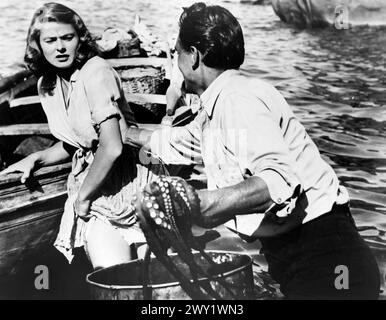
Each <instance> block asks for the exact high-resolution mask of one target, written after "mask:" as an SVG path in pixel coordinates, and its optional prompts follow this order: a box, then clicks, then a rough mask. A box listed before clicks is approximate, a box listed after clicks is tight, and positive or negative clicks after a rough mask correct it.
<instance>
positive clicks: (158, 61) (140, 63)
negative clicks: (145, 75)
mask: <svg viewBox="0 0 386 320" xmlns="http://www.w3.org/2000/svg"><path fill="white" fill-rule="evenodd" d="M107 61H108V62H109V63H110V64H111V66H112V67H113V68H120V67H146V66H151V67H156V68H159V67H162V66H165V65H166V64H167V59H166V58H156V57H150V58H120V59H107Z"/></svg>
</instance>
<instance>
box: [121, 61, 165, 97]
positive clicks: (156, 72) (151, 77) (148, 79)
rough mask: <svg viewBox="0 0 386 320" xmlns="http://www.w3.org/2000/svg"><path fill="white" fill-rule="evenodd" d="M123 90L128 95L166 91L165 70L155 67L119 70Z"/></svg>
mask: <svg viewBox="0 0 386 320" xmlns="http://www.w3.org/2000/svg"><path fill="white" fill-rule="evenodd" d="M117 71H118V73H119V75H120V77H121V80H122V86H123V90H124V91H125V92H127V93H158V94H162V93H165V92H162V91H164V78H165V70H163V69H161V68H154V67H146V68H144V67H141V68H131V69H123V70H122V69H121V70H117Z"/></svg>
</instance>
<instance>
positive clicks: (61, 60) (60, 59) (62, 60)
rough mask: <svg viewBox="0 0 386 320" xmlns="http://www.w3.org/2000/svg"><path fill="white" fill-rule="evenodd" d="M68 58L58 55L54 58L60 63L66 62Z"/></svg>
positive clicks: (65, 55)
mask: <svg viewBox="0 0 386 320" xmlns="http://www.w3.org/2000/svg"><path fill="white" fill-rule="evenodd" d="M69 57H70V56H69V55H68V54H60V55H57V56H56V59H57V60H59V61H60V62H65V61H67V60H68V58H69Z"/></svg>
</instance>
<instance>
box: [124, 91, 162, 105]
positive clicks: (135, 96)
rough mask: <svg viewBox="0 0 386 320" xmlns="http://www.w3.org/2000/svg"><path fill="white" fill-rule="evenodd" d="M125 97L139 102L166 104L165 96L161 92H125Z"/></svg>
mask: <svg viewBox="0 0 386 320" xmlns="http://www.w3.org/2000/svg"><path fill="white" fill-rule="evenodd" d="M125 98H126V100H127V101H128V102H136V103H139V104H145V103H153V104H162V105H164V104H166V96H165V95H163V94H145V93H125Z"/></svg>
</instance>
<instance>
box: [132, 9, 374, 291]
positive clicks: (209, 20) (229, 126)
mask: <svg viewBox="0 0 386 320" xmlns="http://www.w3.org/2000/svg"><path fill="white" fill-rule="evenodd" d="M176 50H177V52H178V66H179V68H180V70H181V72H182V74H183V76H184V83H185V90H186V92H188V93H195V94H198V95H199V96H200V100H201V108H200V111H199V113H198V115H197V117H196V118H195V120H194V121H192V122H191V123H190V124H189V125H187V126H185V127H174V128H170V127H169V128H164V129H159V130H156V131H155V132H154V133H151V132H149V131H144V130H139V129H136V128H130V129H129V130H128V131H127V132H126V136H125V140H126V142H127V143H137V144H139V145H144V146H145V148H147V149H148V150H150V151H151V152H152V153H153V154H156V155H157V156H159V157H160V158H161V159H162V160H163V161H164V162H166V163H170V164H177V163H179V164H192V163H203V164H204V166H205V173H206V175H207V179H208V190H198V191H197V193H198V196H199V199H200V206H201V215H202V216H201V217H200V218H199V219H198V221H197V223H198V224H200V225H201V226H205V227H208V228H209V227H214V226H217V225H220V224H223V223H227V226H228V227H229V228H231V229H232V230H234V231H235V232H237V233H238V234H240V236H241V237H243V238H244V239H248V240H253V239H257V238H258V239H260V241H261V243H262V249H263V252H264V254H265V257H266V259H267V261H268V266H269V272H270V274H271V275H272V277H273V278H274V279H275V280H276V281H278V282H279V283H280V285H281V290H282V292H283V293H284V295H285V296H286V297H287V298H307V299H310V298H311V299H313V298H314V299H316V298H332V299H335V298H336V299H339V298H343V299H345V298H368V299H376V298H377V297H378V293H379V271H378V267H377V264H376V261H375V259H374V257H373V255H372V253H371V252H370V250H369V248H368V246H367V245H366V244H365V242H364V241H363V240H362V239H361V237H360V236H359V234H358V232H357V230H356V227H355V225H354V222H353V219H352V217H351V215H350V209H349V207H348V195H347V192H345V189H344V188H342V187H340V186H339V181H338V179H337V177H336V175H335V173H334V171H333V169H332V168H331V167H330V166H329V165H328V164H327V163H326V162H325V161H324V160H323V159H322V158H321V156H320V154H319V151H318V149H317V147H316V145H315V144H314V143H313V141H312V140H311V138H310V137H309V136H308V134H307V133H306V131H305V129H304V127H303V126H302V125H301V124H300V122H299V121H298V120H297V119H296V117H295V116H294V114H293V112H292V111H291V109H290V107H289V106H288V104H287V103H286V101H285V99H284V98H283V97H282V96H281V94H280V93H279V92H278V91H277V90H276V89H275V88H274V87H272V86H271V85H269V84H267V83H265V82H263V81H261V80H258V79H253V80H251V79H247V78H245V77H243V76H242V75H241V74H240V72H239V71H238V69H239V67H240V65H241V64H242V63H243V61H244V38H243V33H242V29H241V27H240V25H239V23H238V21H237V20H236V18H235V17H234V16H233V15H232V14H231V13H230V12H229V11H227V10H226V9H224V8H222V7H219V6H206V5H205V4H203V3H196V4H194V5H192V6H191V7H189V8H187V9H184V12H183V13H182V15H181V17H180V31H179V38H178V41H177V44H176ZM342 266H343V268H345V267H346V268H347V270H348V273H349V274H348V275H347V276H348V277H349V278H348V285H347V286H346V285H345V284H344V286H343V287H342V286H341V285H340V284H339V283H337V280H336V279H337V277H338V276H339V274H336V273H335V272H336V270H340V269H339V268H341V267H342ZM337 268H338V269H337ZM345 270H346V269H345ZM338 282H339V281H338Z"/></svg>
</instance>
